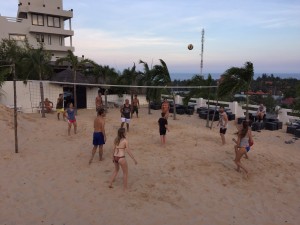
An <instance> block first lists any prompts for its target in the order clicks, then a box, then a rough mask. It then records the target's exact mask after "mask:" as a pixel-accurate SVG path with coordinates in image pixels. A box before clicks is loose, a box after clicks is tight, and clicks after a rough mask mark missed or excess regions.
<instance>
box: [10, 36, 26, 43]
mask: <svg viewBox="0 0 300 225" xmlns="http://www.w3.org/2000/svg"><path fill="white" fill-rule="evenodd" d="M25 39H26V35H24V34H10V35H9V40H15V41H25Z"/></svg>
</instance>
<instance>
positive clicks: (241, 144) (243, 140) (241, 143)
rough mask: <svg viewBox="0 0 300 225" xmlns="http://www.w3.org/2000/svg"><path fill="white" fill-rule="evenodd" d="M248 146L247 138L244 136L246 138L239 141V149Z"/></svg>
mask: <svg viewBox="0 0 300 225" xmlns="http://www.w3.org/2000/svg"><path fill="white" fill-rule="evenodd" d="M248 146H249V137H248V135H247V134H246V136H245V137H243V138H242V139H241V142H240V147H248Z"/></svg>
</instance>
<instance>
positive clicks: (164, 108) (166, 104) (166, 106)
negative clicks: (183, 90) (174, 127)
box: [161, 98, 170, 119]
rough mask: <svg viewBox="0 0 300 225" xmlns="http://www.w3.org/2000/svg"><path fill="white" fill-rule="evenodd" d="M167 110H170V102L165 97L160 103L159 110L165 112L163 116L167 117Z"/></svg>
mask: <svg viewBox="0 0 300 225" xmlns="http://www.w3.org/2000/svg"><path fill="white" fill-rule="evenodd" d="M169 111H170V103H169V102H168V100H167V99H166V98H165V99H164V101H163V103H162V104H161V112H162V113H164V114H165V118H166V119H168V118H169Z"/></svg>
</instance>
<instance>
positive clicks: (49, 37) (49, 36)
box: [48, 35, 52, 45]
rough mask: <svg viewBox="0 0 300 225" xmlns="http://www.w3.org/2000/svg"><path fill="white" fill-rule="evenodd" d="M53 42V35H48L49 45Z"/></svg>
mask: <svg viewBox="0 0 300 225" xmlns="http://www.w3.org/2000/svg"><path fill="white" fill-rule="evenodd" d="M51 44H52V40H51V35H48V45H51Z"/></svg>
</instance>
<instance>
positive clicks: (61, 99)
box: [56, 94, 65, 120]
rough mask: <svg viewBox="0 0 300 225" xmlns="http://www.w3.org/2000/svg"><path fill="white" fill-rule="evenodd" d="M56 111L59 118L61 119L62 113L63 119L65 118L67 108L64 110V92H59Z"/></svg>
mask: <svg viewBox="0 0 300 225" xmlns="http://www.w3.org/2000/svg"><path fill="white" fill-rule="evenodd" d="M56 112H57V119H58V120H60V118H59V115H60V113H61V114H62V115H63V119H64V120H65V110H64V97H63V94H59V97H58V99H57V103H56Z"/></svg>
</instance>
